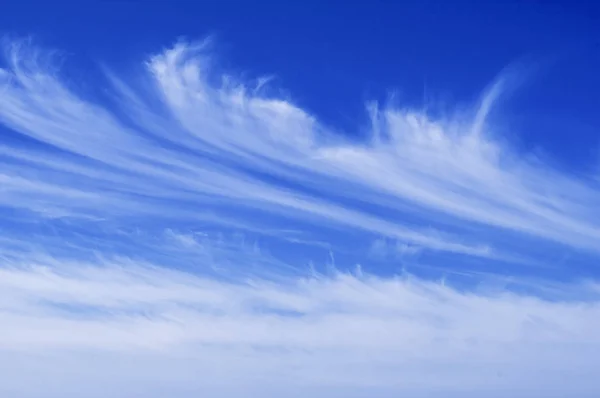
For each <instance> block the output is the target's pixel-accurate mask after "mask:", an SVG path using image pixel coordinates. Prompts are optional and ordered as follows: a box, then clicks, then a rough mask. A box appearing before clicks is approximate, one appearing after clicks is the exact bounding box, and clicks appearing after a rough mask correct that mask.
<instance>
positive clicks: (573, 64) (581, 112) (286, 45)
mask: <svg viewBox="0 0 600 398" xmlns="http://www.w3.org/2000/svg"><path fill="white" fill-rule="evenodd" d="M1 9H2V12H0V31H2V32H4V33H8V34H17V35H33V36H34V37H35V38H37V40H38V41H39V42H41V43H42V44H44V45H47V46H50V47H54V48H58V49H60V50H64V51H66V52H67V54H69V53H73V54H77V57H75V56H74V57H72V58H73V59H75V58H77V59H81V56H83V57H86V58H87V59H89V60H90V62H92V61H93V60H95V59H102V60H103V61H106V62H109V63H111V62H112V64H111V65H110V66H111V67H116V68H125V69H126V68H128V67H131V65H134V63H137V62H139V61H140V60H141V59H143V57H144V56H146V55H147V54H150V53H155V52H156V51H158V50H160V49H161V48H163V47H165V46H168V45H170V44H171V43H172V42H173V41H175V40H176V39H177V38H179V37H184V38H189V39H197V38H203V37H205V36H207V35H209V34H210V35H214V37H215V38H216V39H217V40H216V41H217V46H216V52H217V55H218V59H219V62H220V63H221V64H222V65H223V66H225V67H226V69H228V70H230V71H232V72H234V73H240V74H242V75H243V76H248V77H257V76H261V75H273V76H275V77H276V78H277V79H276V81H277V84H278V85H280V86H281V87H283V88H284V89H285V90H287V91H288V92H289V94H290V95H291V97H292V98H293V99H294V101H295V102H297V103H298V104H299V105H300V106H302V107H304V108H306V109H308V110H310V111H312V112H314V113H315V114H317V115H318V116H319V117H320V118H321V120H323V121H324V122H326V123H328V124H330V125H334V126H336V127H338V128H340V129H342V130H344V131H348V132H349V133H358V131H359V130H360V125H361V123H363V124H364V123H365V119H366V118H365V114H364V112H363V109H364V108H363V105H364V102H365V101H366V100H372V99H378V100H385V99H386V98H388V96H389V95H390V93H391V92H395V93H396V98H398V99H399V100H400V101H403V102H407V103H409V104H413V105H415V106H422V105H423V104H424V103H428V104H429V106H431V105H432V104H435V105H440V106H441V107H442V108H443V106H444V104H447V103H452V104H455V103H456V102H462V101H472V100H474V99H476V98H477V96H478V95H479V94H480V93H481V91H482V90H483V89H484V88H485V87H486V86H487V85H488V84H489V83H490V82H491V81H492V80H493V79H494V78H495V77H496V76H497V75H498V74H499V73H500V72H501V71H502V70H503V69H504V68H505V67H507V66H509V65H514V64H518V65H519V66H520V67H522V68H523V70H525V71H526V73H525V78H524V79H523V81H522V82H521V84H522V85H521V88H520V89H519V90H517V91H516V92H515V93H514V94H515V95H513V96H511V97H510V101H509V102H508V103H505V104H504V107H503V109H502V118H503V119H502V121H503V124H502V126H503V127H504V128H506V132H507V133H508V134H509V135H510V136H511V137H512V138H513V139H514V141H515V144H516V145H519V146H522V147H523V149H525V150H530V149H533V148H534V147H538V146H539V147H541V148H542V149H543V150H546V151H548V152H551V153H553V154H555V153H556V152H560V159H559V161H560V162H563V163H565V164H566V165H569V166H575V167H584V168H585V167H590V164H593V163H594V162H595V161H596V159H597V156H598V150H597V148H598V144H599V142H598V141H599V140H598V137H597V134H596V133H595V132H596V131H597V128H598V126H600V117H599V116H598V115H597V114H598V112H597V109H598V108H599V106H600V76H599V74H598V71H599V70H600V19H599V16H600V7H599V6H597V5H595V3H594V2H591V1H590V2H566V1H565V2H560V1H512V2H511V1H501V2H475V1H454V2H451V1H397V2H393V1H369V2H367V1H302V2H300V1H283V2H275V1H252V2H251V1H66V0H62V1H6V0H5V1H4V2H3V3H2V8H1ZM67 60H68V61H69V60H70V59H69V58H67ZM127 63H129V64H127Z"/></svg>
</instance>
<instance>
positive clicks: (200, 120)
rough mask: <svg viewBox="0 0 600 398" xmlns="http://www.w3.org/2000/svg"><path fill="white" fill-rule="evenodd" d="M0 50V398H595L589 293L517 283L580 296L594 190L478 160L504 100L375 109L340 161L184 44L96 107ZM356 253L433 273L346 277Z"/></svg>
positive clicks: (539, 170)
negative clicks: (430, 109) (535, 265)
mask: <svg viewBox="0 0 600 398" xmlns="http://www.w3.org/2000/svg"><path fill="white" fill-rule="evenodd" d="M5 50H6V52H5V65H4V69H0V93H1V95H0V127H1V128H2V131H1V134H2V140H0V215H3V216H4V218H3V219H4V221H5V222H4V223H3V226H2V232H3V237H2V238H0V250H1V251H2V253H1V255H0V324H1V325H3V327H2V328H0V352H1V355H0V356H2V357H3V358H7V359H6V360H0V373H1V374H2V375H3V376H2V379H3V380H5V381H6V383H0V393H5V394H6V395H8V396H23V397H25V396H32V397H33V396H40V394H45V396H51V397H52V396H56V397H58V396H61V397H64V396H67V397H68V396H81V395H86V396H93V394H97V395H98V396H104V395H107V394H108V395H111V396H132V395H136V394H137V395H144V396H163V395H165V391H168V392H169V394H170V395H178V396H184V397H185V396H196V395H197V394H198V393H199V391H201V392H202V393H203V394H205V395H218V396H239V395H249V393H248V391H250V392H252V394H254V395H257V394H262V395H264V396H282V395H284V396H294V395H293V394H294V393H293V392H291V391H290V388H291V387H290V386H293V388H294V389H295V391H296V390H297V391H298V394H304V395H306V394H310V395H314V396H327V397H331V396H344V397H348V396H373V395H377V396H390V397H391V396H398V395H399V394H404V395H410V396H416V397H418V396H428V397H431V396H444V397H447V396H450V397H452V396H461V397H463V396H482V395H483V396H486V397H488V396H489V397H495V396H498V397H500V396H506V395H511V396H532V395H538V396H548V397H552V396H556V397H559V396H565V395H570V396H571V395H574V396H575V395H576V396H590V397H591V396H596V395H597V394H598V392H599V391H600V385H598V383H597V382H596V380H595V379H594V378H593V377H590V375H591V374H592V373H593V372H594V370H595V369H596V367H597V360H596V359H595V358H596V357H597V356H598V354H599V353H600V340H599V339H598V337H597V336H596V335H595V333H594V331H595V330H596V329H598V327H600V324H598V321H597V319H600V318H599V315H600V314H599V311H600V310H599V307H598V302H599V298H600V297H599V296H598V288H597V287H596V285H595V284H594V282H588V283H584V282H580V281H578V282H573V283H571V282H568V283H567V282H563V283H557V282H556V281H554V282H552V281H550V280H548V279H543V278H542V277H541V276H539V275H538V278H537V279H536V278H532V277H531V275H525V272H524V271H523V269H522V268H520V267H522V265H523V264H529V265H531V264H530V263H531V257H538V259H541V260H538V262H541V263H543V264H542V265H543V267H545V270H546V271H547V272H546V273H544V274H543V275H542V276H548V275H549V274H552V272H559V271H562V272H564V271H565V269H566V270H567V271H568V273H569V276H570V277H571V278H572V279H578V280H581V279H585V278H584V277H585V276H588V275H589V273H586V272H585V271H586V270H587V269H588V268H587V267H589V265H590V264H594V263H595V262H596V261H597V257H598V245H597V242H598V239H599V238H600V210H599V208H598V206H597V204H598V203H600V191H599V190H598V186H597V184H596V185H594V184H595V183H594V182H592V181H591V178H590V181H588V180H586V179H584V178H581V177H576V176H573V175H571V174H569V173H567V172H565V171H562V170H559V169H557V168H556V167H554V166H551V165H550V164H549V163H545V162H544V161H543V160H542V159H539V158H535V157H533V156H532V155H530V154H523V153H519V152H518V151H516V150H514V149H512V148H511V146H510V144H509V143H506V142H503V141H501V140H500V139H499V137H501V135H500V132H499V131H495V129H494V126H493V125H491V123H490V122H489V115H490V114H491V112H492V110H493V108H494V106H496V105H497V103H498V101H499V100H500V98H501V94H502V91H503V89H504V88H505V84H506V83H504V81H503V80H502V79H500V80H499V81H498V82H497V83H496V84H494V85H492V88H491V89H490V90H488V91H487V92H486V93H484V95H483V96H482V98H481V100H480V101H479V102H478V103H476V104H474V105H473V106H472V107H470V109H469V110H468V111H464V107H463V111H462V112H458V111H457V112H456V113H455V114H450V115H447V116H444V117H431V116H430V115H428V114H427V113H426V112H424V111H420V110H418V109H408V108H403V107H401V106H397V105H385V106H382V105H378V104H371V105H369V107H368V109H367V112H366V113H365V114H366V115H369V116H370V118H371V119H370V122H371V131H370V132H371V134H370V136H369V137H368V139H365V140H364V141H359V140H357V139H354V140H353V141H350V140H348V139H347V138H346V136H345V135H344V134H339V133H338V132H336V131H334V129H333V128H330V127H328V126H325V125H323V124H321V123H320V122H319V121H318V119H317V117H316V116H314V115H311V114H309V113H308V112H306V111H304V110H303V109H301V108H300V107H298V106H296V105H294V104H293V103H292V101H290V100H288V99H285V98H283V97H273V96H269V95H267V94H266V90H265V85H264V82H262V81H261V80H260V79H258V82H257V83H253V84H248V83H245V82H242V81H240V80H239V79H235V78H234V77H232V76H227V75H224V74H223V73H222V71H220V70H218V68H215V67H214V65H213V64H211V54H210V52H209V48H208V45H207V44H206V43H204V42H202V43H184V42H180V43H177V44H175V45H174V46H173V47H171V48H168V49H165V50H164V51H162V52H160V53H158V54H156V55H154V56H152V57H150V58H149V59H148V60H147V61H146V62H145V63H144V64H143V68H144V69H143V71H144V74H143V76H142V77H141V78H136V79H131V78H128V77H127V76H121V75H119V74H117V73H114V72H106V81H103V82H102V83H101V84H99V85H98V86H101V88H99V91H98V92H96V91H93V90H95V89H96V88H98V87H96V86H92V88H91V89H88V90H87V91H82V90H81V89H78V88H77V87H75V86H76V85H75V84H74V82H73V81H71V80H69V79H68V78H66V77H65V76H64V75H62V74H61V73H60V72H59V71H58V70H57V69H56V68H55V67H54V64H53V63H52V62H53V61H52V57H51V56H50V55H51V54H50V53H47V52H44V51H41V50H39V49H36V48H35V47H33V46H32V45H31V43H29V42H7V45H6V49H5ZM275 242H277V243H275ZM373 242H375V243H373ZM42 253H43V254H42ZM369 254H372V255H373V254H375V255H378V257H377V256H375V257H377V258H371V259H373V260H374V261H379V262H380V263H381V262H384V263H385V262H387V263H390V262H392V263H393V262H395V261H396V260H405V259H407V258H411V259H414V258H416V257H418V258H419V262H424V264H417V265H418V266H421V265H422V266H423V267H427V266H432V267H433V266H435V268H436V269H441V270H442V271H443V272H441V273H437V274H436V275H435V278H434V277H432V276H431V275H424V276H422V277H416V276H411V275H409V274H408V273H406V272H404V273H403V274H402V276H399V277H393V276H390V274H393V273H394V272H396V271H397V269H396V268H395V269H391V270H390V269H385V270H384V269H376V268H374V267H370V266H369V264H364V266H357V267H356V270H357V271H356V272H355V273H346V272H344V271H343V269H345V268H347V267H349V266H352V267H353V266H354V265H355V264H362V263H363V262H365V261H369V260H371V259H370V258H369ZM417 254H418V256H417ZM329 255H331V261H330V262H331V264H330V268H333V269H332V270H330V271H329V272H328V273H327V272H324V271H322V269H323V268H324V267H315V266H314V265H312V266H311V264H314V263H315V261H316V262H317V263H320V264H322V263H324V262H325V257H326V256H329ZM319 256H321V257H319ZM428 256H429V257H428ZM436 256H437V257H436ZM334 258H335V260H338V262H339V263H340V264H342V265H340V266H338V264H337V263H336V264H334V261H333V259H334ZM557 258H559V259H558V260H557ZM566 259H569V261H567V260H566ZM571 259H575V260H573V261H571ZM428 261H431V262H435V264H433V265H432V264H427V262H428ZM482 264H483V265H482ZM499 264H502V265H503V267H504V268H503V269H500V268H498V265H499ZM388 265H389V264H388ZM553 266H554V268H553ZM336 267H337V268H339V269H342V271H339V270H336V269H335V268H336ZM557 268H558V270H557ZM459 271H460V272H463V273H464V274H465V275H469V277H471V280H470V282H469V283H463V282H460V281H458V280H457V279H453V278H449V280H447V281H446V280H443V281H442V282H440V281H439V277H440V275H442V276H443V275H447V274H448V273H455V274H456V275H458V274H459V273H460V272H459ZM501 271H502V272H501ZM513 271H514V272H513ZM500 273H502V274H504V275H503V276H502V277H500V276H498V275H497V274H500ZM511 273H512V274H511ZM507 274H508V276H507ZM434 279H435V280H434ZM484 280H485V281H486V283H483V281H484ZM532 280H533V281H534V282H531V281H532ZM116 362H121V363H123V364H128V365H127V366H125V365H123V367H122V368H121V367H118V366H120V365H114V364H115V363H116ZM134 362H135V363H136V364H137V365H136V366H133V365H132V364H133V363H134ZM113 365H114V366H113ZM115 366H116V367H115ZM57 368H60V369H62V371H61V372H62V373H60V374H59V373H57V370H56V369H57ZM114 369H118V371H114ZM32 374H35V377H37V378H39V379H38V380H43V381H45V382H46V384H45V385H44V383H31V377H32V376H31V375H32ZM140 380H141V381H143V383H140V382H139V381H140ZM232 380H234V381H235V382H232ZM42 385H44V388H43V389H42V388H41V387H40V386H42ZM92 386H94V387H93V388H92ZM3 389H4V390H3ZM90 391H91V392H90ZM119 394H120V395H119ZM153 394H154V395H153ZM252 394H250V395H252ZM519 394H520V395H519ZM586 394H587V395H586Z"/></svg>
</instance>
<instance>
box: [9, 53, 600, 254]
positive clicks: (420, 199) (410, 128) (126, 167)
mask: <svg viewBox="0 0 600 398" xmlns="http://www.w3.org/2000/svg"><path fill="white" fill-rule="evenodd" d="M7 54H8V56H7V60H8V61H9V63H8V67H7V68H6V69H5V70H3V73H2V91H3V93H4V95H3V96H2V99H1V100H0V101H1V102H0V119H1V120H2V121H3V123H4V124H5V125H6V126H8V127H10V128H11V129H13V130H14V131H16V132H18V133H19V134H23V135H26V136H29V137H31V138H34V139H35V140H37V141H39V142H41V143H44V144H48V145H51V146H53V147H55V148H60V149H61V150H65V151H67V153H68V155H62V154H59V153H57V152H55V154H54V155H53V154H46V153H45V152H44V155H43V157H42V156H40V152H37V154H36V153H35V152H34V150H33V149H32V148H28V147H23V146H20V147H15V145H13V144H10V143H9V144H8V146H6V145H5V146H4V147H3V148H2V154H3V156H4V157H6V159H8V160H9V161H14V162H24V164H19V166H18V171H16V170H15V168H11V167H10V166H9V165H8V164H9V162H7V165H6V166H3V171H4V176H3V179H4V180H5V181H6V182H7V184H6V186H7V187H9V188H8V189H5V190H4V192H3V195H2V197H1V198H0V200H1V201H2V203H5V204H6V205H8V206H21V207H26V208H29V209H32V210H34V211H39V212H43V207H41V206H40V204H39V203H40V202H47V203H46V204H45V206H50V205H51V206H52V207H57V208H61V207H62V208H64V209H65V211H70V212H73V211H74V210H79V211H80V212H81V213H86V212H87V213H97V212H98V211H97V210H96V209H98V208H99V207H100V208H101V209H102V211H103V212H104V213H107V214H109V213H112V214H118V215H119V216H123V215H124V214H131V213H140V212H150V213H152V212H160V211H161V209H162V208H163V206H164V205H163V204H162V202H160V203H156V201H163V200H168V201H170V203H175V202H176V201H182V202H184V203H186V204H189V203H193V204H194V205H196V206H197V205H198V204H203V205H210V204H211V203H214V201H215V200H227V201H228V203H231V204H232V205H233V206H243V207H245V208H249V209H252V208H254V209H258V210H260V211H261V212H272V213H274V214H276V215H277V216H279V217H285V218H290V217H291V218H293V219H296V220H297V219H300V220H312V221H311V222H313V223H316V224H320V223H333V224H335V225H340V226H347V227H350V228H358V229H361V230H364V231H367V232H370V233H376V234H381V235H385V236H389V237H393V238H397V239H399V240H402V241H405V242H406V243H411V244H417V245H419V246H423V247H429V248H432V249H435V250H442V251H453V252H459V253H466V254H471V255H476V256H494V249H492V248H493V247H494V244H495V243H496V242H494V237H495V235H497V234H498V233H503V234H505V233H509V234H514V235H515V236H518V235H519V234H520V233H526V234H528V235H530V236H534V237H537V238H542V239H549V240H552V241H554V242H557V243H561V244H564V245H568V246H572V247H577V248H582V249H587V250H593V251H596V250H597V245H596V244H595V242H596V240H597V239H598V237H600V226H599V225H598V223H596V222H595V221H594V220H597V219H600V218H599V217H597V216H598V214H597V212H598V210H597V206H595V205H594V203H596V202H597V201H598V200H600V194H599V193H598V191H597V190H596V189H594V187H593V186H591V185H586V184H585V183H584V182H583V181H579V180H576V179H574V178H571V177H569V176H568V175H565V174H561V173H560V172H558V171H556V170H552V169H550V168H549V167H547V166H544V165H543V164H542V163H539V162H537V163H532V162H530V161H527V160H523V159H520V158H519V157H518V156H516V154H514V153H511V151H510V149H509V148H507V147H505V146H504V147H503V146H501V145H500V144H499V143H498V142H496V141H493V140H492V139H491V138H490V135H489V134H488V130H487V129H486V127H487V126H486V124H485V115H487V114H488V113H489V109H490V108H491V106H492V104H493V103H494V102H495V101H496V97H497V96H498V91H500V90H501V84H500V83H498V85H496V86H494V88H493V90H492V91H491V92H490V94H488V95H487V96H485V97H484V99H483V101H482V105H481V107H480V108H478V110H477V111H476V112H475V118H474V120H473V121H470V120H469V118H464V117H463V118H462V119H456V120H430V119H429V118H428V117H427V116H426V115H425V114H421V113H419V112H417V111H411V110H402V109H397V108H384V109H379V110H375V111H372V112H371V114H372V115H373V131H377V132H378V138H377V139H374V140H373V141H371V142H364V143H363V144H350V143H344V140H343V138H342V137H340V136H337V135H335V134H334V133H332V132H330V131H328V130H327V128H325V127H324V126H321V125H320V124H319V123H318V122H317V121H316V119H315V118H314V117H312V116H310V115H308V114H307V113H306V112H304V111H303V110H301V109H299V108H297V107H296V106H294V105H293V104H291V103H290V102H288V101H285V100H282V99H277V98H268V97H264V96H261V95H260V90H259V91H258V93H257V92H255V91H254V90H253V89H252V88H251V87H246V86H244V85H243V84H242V83H235V82H234V80H233V79H232V78H223V79H222V83H218V84H217V83H215V82H214V81H215V79H212V78H211V74H213V73H215V72H214V71H211V70H210V62H209V55H208V54H207V50H206V48H205V44H203V43H200V44H188V43H178V44H176V45H175V46H174V47H173V48H170V49H167V50H165V51H164V52H163V53H161V54H158V55H156V56H154V57H152V58H151V59H150V60H149V61H148V64H147V67H148V71H149V72H150V75H149V78H150V79H151V81H153V84H154V88H153V89H152V88H150V89H148V88H147V89H146V90H145V92H152V91H154V93H155V96H154V98H152V100H151V101H150V100H146V101H144V100H142V99H141V94H136V91H135V90H134V88H132V87H130V86H127V85H126V83H124V82H123V81H119V80H118V79H117V78H116V77H115V76H112V75H111V76H112V77H111V78H110V79H109V80H110V81H112V82H113V83H114V88H115V92H114V94H113V96H116V97H117V98H118V99H119V100H118V101H117V104H118V106H120V107H121V108H122V111H121V112H120V114H122V115H123V114H124V115H126V116H127V118H128V120H125V119H123V117H122V116H117V115H116V114H114V113H113V112H111V111H110V109H109V108H106V107H104V106H102V105H100V104H97V103H94V102H91V101H89V100H85V99H84V98H83V97H81V96H78V95H77V94H75V93H74V91H73V90H71V89H69V88H68V87H67V85H66V84H65V83H64V82H61V80H60V78H59V77H58V75H57V74H56V73H51V72H49V71H50V70H52V69H50V65H49V64H44V63H43V61H42V59H44V58H43V57H41V56H40V55H39V51H38V50H35V49H34V48H31V47H29V46H26V45H24V44H23V43H20V44H12V45H11V46H9V48H8V49H7ZM150 102H152V103H154V106H151V105H149V103H150ZM157 104H158V105H157ZM50 170H54V172H53V174H50ZM41 173H42V174H46V173H47V174H48V175H52V176H53V178H52V179H51V181H52V182H48V181H49V180H48V179H45V178H42V179H40V178H39V176H40V175H41ZM23 175H27V178H25V177H22V176H23ZM60 177H62V178H60ZM281 181H286V183H285V184H283V183H282V182H281ZM61 182H62V184H61ZM48 184H53V185H55V187H53V188H52V189H51V188H50V187H49V186H48ZM66 184H68V185H69V186H64V185H66ZM289 184H293V187H291V186H288V185H289ZM75 187H76V188H75ZM340 194H342V195H343V196H342V197H340ZM86 195H91V197H90V199H91V200H90V201H83V200H81V199H79V200H75V201H73V200H70V199H72V198H74V197H75V198H77V197H87V196H86ZM336 198H337V199H336ZM132 199H136V203H135V206H132ZM140 199H141V200H140ZM339 199H344V201H345V202H348V201H350V203H354V204H351V205H346V204H341V202H340V200H339ZM356 201H358V202H356ZM360 202H362V203H368V204H369V206H366V207H365V206H362V207H360V206H359V205H358V204H357V203H360ZM92 203H102V206H98V205H94V206H90V204H92ZM373 206H375V207H376V208H378V209H381V210H378V212H381V211H384V212H386V213H387V215H386V216H385V217H381V216H378V215H375V214H374V213H373V212H372V210H371V208H372V207H373ZM86 207H87V208H86ZM133 207H135V208H133ZM173 207H175V206H173ZM67 208H68V209H67ZM182 208H183V206H182ZM177 211H181V212H182V214H183V213H186V212H185V211H183V210H182V209H178V210H175V212H177ZM407 214H408V215H411V216H412V217H413V218H415V217H416V221H414V222H412V223H407V222H406V217H405V216H406V215H407ZM437 214H440V215H442V214H445V216H444V217H446V218H447V217H450V219H449V221H448V220H447V221H446V224H447V223H448V222H451V223H452V224H453V225H455V226H456V227H459V228H460V227H461V226H462V225H465V223H466V222H474V223H476V225H484V226H487V227H488V229H487V233H486V234H485V235H484V238H485V239H486V240H488V241H484V242H481V241H480V242H468V241H464V238H461V237H459V236H453V233H452V232H451V230H448V231H445V230H444V229H445V227H444V226H441V225H436V223H435V221H433V223H432V220H435V218H436V217H438V216H437ZM387 220H390V221H391V222H389V221H387ZM423 225H429V226H431V225H433V226H434V227H435V228H436V229H438V231H434V233H433V234H432V233H431V232H427V229H430V228H431V227H428V228H423ZM506 230H508V232H506ZM502 250H504V248H502ZM495 255H499V253H496V254H495Z"/></svg>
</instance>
